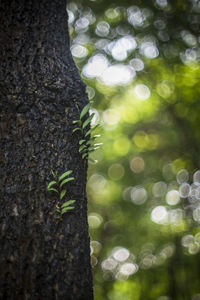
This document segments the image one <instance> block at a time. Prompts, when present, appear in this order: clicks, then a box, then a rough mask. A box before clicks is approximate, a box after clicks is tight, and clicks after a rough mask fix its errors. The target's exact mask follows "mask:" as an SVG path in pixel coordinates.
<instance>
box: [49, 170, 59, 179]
mask: <svg viewBox="0 0 200 300" xmlns="http://www.w3.org/2000/svg"><path fill="white" fill-rule="evenodd" d="M51 173H52V175H53V177H54V179H56V178H57V176H58V172H55V173H54V171H51Z"/></svg>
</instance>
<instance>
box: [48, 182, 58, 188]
mask: <svg viewBox="0 0 200 300" xmlns="http://www.w3.org/2000/svg"><path fill="white" fill-rule="evenodd" d="M56 183H57V182H56V181H55V180H54V181H51V182H50V183H49V184H48V186H47V190H49V189H50V187H51V186H52V185H54V184H56Z"/></svg>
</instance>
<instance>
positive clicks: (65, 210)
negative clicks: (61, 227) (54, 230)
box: [61, 206, 74, 215]
mask: <svg viewBox="0 0 200 300" xmlns="http://www.w3.org/2000/svg"><path fill="white" fill-rule="evenodd" d="M72 209H74V206H69V207H65V208H63V209H62V211H61V214H62V215H63V214H64V213H66V212H67V211H68V210H72Z"/></svg>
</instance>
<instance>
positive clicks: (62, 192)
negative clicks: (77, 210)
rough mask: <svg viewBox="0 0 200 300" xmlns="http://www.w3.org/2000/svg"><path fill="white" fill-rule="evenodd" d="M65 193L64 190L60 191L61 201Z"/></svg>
mask: <svg viewBox="0 0 200 300" xmlns="http://www.w3.org/2000/svg"><path fill="white" fill-rule="evenodd" d="M66 192H67V191H66V190H62V191H61V193H60V200H62V199H63V197H64V196H65V194H66Z"/></svg>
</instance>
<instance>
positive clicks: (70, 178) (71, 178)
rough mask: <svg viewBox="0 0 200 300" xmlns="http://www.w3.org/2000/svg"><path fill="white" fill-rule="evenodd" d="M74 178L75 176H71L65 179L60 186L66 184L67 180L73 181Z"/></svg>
mask: <svg viewBox="0 0 200 300" xmlns="http://www.w3.org/2000/svg"><path fill="white" fill-rule="evenodd" d="M72 180H74V177H69V178H67V179H65V180H63V181H62V182H61V184H60V187H62V186H63V184H65V183H67V182H69V181H72Z"/></svg>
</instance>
